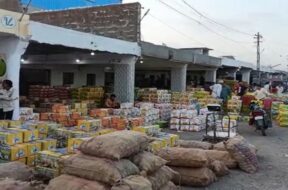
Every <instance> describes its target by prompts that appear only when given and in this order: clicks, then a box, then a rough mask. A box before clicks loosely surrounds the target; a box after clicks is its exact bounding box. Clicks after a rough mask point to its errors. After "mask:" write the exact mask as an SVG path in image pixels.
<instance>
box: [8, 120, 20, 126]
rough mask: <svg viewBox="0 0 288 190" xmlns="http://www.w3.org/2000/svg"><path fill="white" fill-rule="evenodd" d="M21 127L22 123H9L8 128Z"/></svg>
mask: <svg viewBox="0 0 288 190" xmlns="http://www.w3.org/2000/svg"><path fill="white" fill-rule="evenodd" d="M21 125H22V121H20V120H19V121H9V127H20V126H21Z"/></svg>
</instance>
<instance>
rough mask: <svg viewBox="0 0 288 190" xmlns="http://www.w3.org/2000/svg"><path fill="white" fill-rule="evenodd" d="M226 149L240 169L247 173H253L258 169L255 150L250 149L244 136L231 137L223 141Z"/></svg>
mask: <svg viewBox="0 0 288 190" xmlns="http://www.w3.org/2000/svg"><path fill="white" fill-rule="evenodd" d="M225 145H226V149H227V150H228V151H229V153H230V154H231V155H232V156H233V158H234V159H235V160H236V161H237V162H238V165H239V167H240V169H242V170H243V171H245V172H247V173H255V172H256V171H257V170H258V159H257V155H256V153H255V150H252V148H251V146H250V145H249V143H248V142H247V141H246V140H245V139H244V138H241V137H240V138H233V139H229V140H228V141H227V142H225Z"/></svg>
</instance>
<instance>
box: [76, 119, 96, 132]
mask: <svg viewBox="0 0 288 190" xmlns="http://www.w3.org/2000/svg"><path fill="white" fill-rule="evenodd" d="M100 127H101V120H100V119H95V120H79V121H78V125H77V129H78V130H81V131H86V132H90V131H95V130H97V129H99V128H100Z"/></svg>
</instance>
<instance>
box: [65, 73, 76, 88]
mask: <svg viewBox="0 0 288 190" xmlns="http://www.w3.org/2000/svg"><path fill="white" fill-rule="evenodd" d="M72 84H74V73H63V85H72Z"/></svg>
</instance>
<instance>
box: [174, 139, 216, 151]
mask: <svg viewBox="0 0 288 190" xmlns="http://www.w3.org/2000/svg"><path fill="white" fill-rule="evenodd" d="M177 145H178V146H179V147H183V148H199V149H203V150H209V149H212V148H213V145H212V144H211V143H208V142H202V141H193V140H178V141H177Z"/></svg>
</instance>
